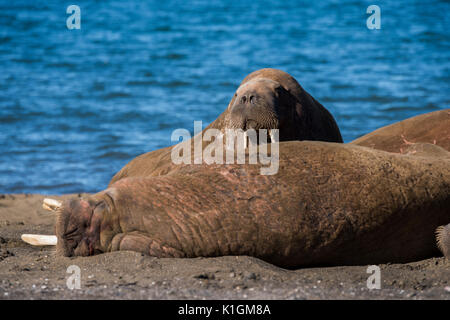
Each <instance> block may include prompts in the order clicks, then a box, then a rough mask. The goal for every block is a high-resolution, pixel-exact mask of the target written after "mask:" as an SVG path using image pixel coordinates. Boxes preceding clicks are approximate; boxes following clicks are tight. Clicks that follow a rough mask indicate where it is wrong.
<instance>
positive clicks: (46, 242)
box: [21, 234, 58, 246]
mask: <svg viewBox="0 0 450 320" xmlns="http://www.w3.org/2000/svg"><path fill="white" fill-rule="evenodd" d="M21 238H22V240H23V241H25V242H26V243H29V244H31V245H33V246H56V244H57V242H58V238H57V237H56V236H54V235H43V234H23V235H22V236H21Z"/></svg>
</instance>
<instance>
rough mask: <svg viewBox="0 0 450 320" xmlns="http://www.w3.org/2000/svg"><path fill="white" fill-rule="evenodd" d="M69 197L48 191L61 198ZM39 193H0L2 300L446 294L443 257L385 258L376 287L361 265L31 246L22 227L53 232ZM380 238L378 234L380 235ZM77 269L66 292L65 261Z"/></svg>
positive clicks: (449, 293)
mask: <svg viewBox="0 0 450 320" xmlns="http://www.w3.org/2000/svg"><path fill="white" fill-rule="evenodd" d="M67 197H73V195H72V196H63V197H54V198H55V199H64V198H67ZM43 198H44V196H42V195H0V299H447V300H450V281H449V280H450V262H449V261H447V260H445V259H444V258H442V257H437V258H431V259H427V260H423V261H418V262H414V263H408V264H385V265H380V268H381V289H380V290H376V289H373V290H369V289H368V288H367V286H366V281H367V278H368V276H369V274H367V273H366V270H367V266H353V267H332V268H308V269H299V270H294V271H292V270H284V269H280V268H277V267H275V266H273V265H270V264H268V263H265V262H264V261H261V260H259V259H256V258H252V257H234V256H229V257H219V258H197V259H158V258H154V257H149V256H144V255H141V254H139V253H135V252H125V251H124V252H114V253H108V254H102V255H98V256H93V257H86V258H83V257H77V258H66V257H60V256H56V255H55V251H54V248H53V247H32V246H30V245H27V244H26V243H24V242H22V240H21V239H20V236H21V234H23V233H40V234H53V224H54V216H53V215H52V214H51V213H47V211H45V210H43V209H42V200H43ZM380 241H382V239H380ZM70 265H77V266H79V267H80V269H81V289H80V290H70V289H68V288H67V285H66V281H67V279H68V277H69V276H70V274H68V273H66V270H67V267H68V266H70Z"/></svg>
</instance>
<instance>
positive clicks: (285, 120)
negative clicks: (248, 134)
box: [208, 68, 343, 142]
mask: <svg viewBox="0 0 450 320" xmlns="http://www.w3.org/2000/svg"><path fill="white" fill-rule="evenodd" d="M208 128H217V129H223V128H233V129H242V130H247V129H250V128H253V129H255V130H258V129H268V130H270V129H279V130H280V136H279V139H280V141H292V140H311V141H328V142H343V141H342V136H341V132H340V130H339V127H338V126H337V124H336V121H335V120H334V118H333V116H332V115H331V113H330V112H329V111H328V110H327V109H325V108H324V107H323V106H322V105H321V104H320V103H319V102H318V101H317V100H315V99H314V98H313V97H312V96H311V95H310V94H309V93H308V92H306V90H304V89H303V88H302V87H301V86H300V84H299V83H298V82H297V80H295V79H294V78H293V77H292V76H291V75H290V74H288V73H286V72H284V71H281V70H277V69H271V68H266V69H260V70H257V71H254V72H252V73H250V74H249V75H248V76H247V77H245V79H244V80H243V81H242V82H241V84H240V85H239V88H238V89H237V90H236V92H235V94H234V96H233V98H232V99H231V101H230V103H229V104H228V107H227V109H226V110H225V112H224V113H222V114H221V115H220V116H219V117H218V118H217V119H216V120H215V121H214V122H213V123H211V125H210V126H208Z"/></svg>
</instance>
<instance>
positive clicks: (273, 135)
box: [269, 130, 278, 143]
mask: <svg viewBox="0 0 450 320" xmlns="http://www.w3.org/2000/svg"><path fill="white" fill-rule="evenodd" d="M269 136H270V142H271V143H275V142H278V137H277V136H276V135H275V131H273V130H269Z"/></svg>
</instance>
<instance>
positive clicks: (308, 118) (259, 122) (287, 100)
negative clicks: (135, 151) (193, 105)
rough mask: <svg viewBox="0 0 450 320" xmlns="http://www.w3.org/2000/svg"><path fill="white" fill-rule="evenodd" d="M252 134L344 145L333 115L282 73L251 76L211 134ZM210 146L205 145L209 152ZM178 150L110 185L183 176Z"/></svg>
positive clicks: (142, 159) (159, 153)
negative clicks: (275, 132)
mask: <svg viewBox="0 0 450 320" xmlns="http://www.w3.org/2000/svg"><path fill="white" fill-rule="evenodd" d="M243 99H245V102H243ZM250 128H253V129H255V130H258V129H279V130H280V131H279V141H292V140H311V141H329V142H342V137H341V133H340V131H339V127H338V126H337V124H336V122H335V120H334V118H333V116H332V115H331V114H330V113H329V112H328V110H326V109H325V108H324V107H323V106H322V105H321V104H320V103H319V102H317V101H316V100H315V99H314V98H313V97H312V96H311V95H310V94H309V93H308V92H306V91H305V90H304V89H303V88H302V87H301V86H300V85H299V84H298V82H297V81H296V80H295V79H294V78H293V77H292V76H290V75H289V74H288V73H286V72H284V71H281V70H277V69H269V68H267V69H261V70H257V71H255V72H252V73H251V74H249V75H248V76H247V77H246V78H245V79H244V80H243V81H242V83H241V84H240V86H239V88H238V89H237V90H236V92H235V94H234V96H233V98H232V99H231V101H230V103H229V105H228V107H227V109H226V110H225V111H224V112H223V113H222V114H221V115H219V117H218V118H217V119H216V120H215V121H213V122H212V123H211V124H210V125H209V126H208V127H206V128H205V130H208V129H218V130H220V131H222V132H225V129H242V130H244V131H245V130H247V129H250ZM205 130H203V132H202V134H203V133H204V132H205ZM208 144H209V143H207V142H203V146H202V147H203V149H204V148H206V146H207V145H208ZM172 148H173V146H171V147H167V148H164V149H159V150H155V151H152V152H148V153H145V154H142V155H140V156H138V157H136V158H135V159H133V160H132V161H130V162H129V163H128V164H127V165H126V166H125V167H123V168H122V169H121V170H120V171H119V172H118V173H116V175H114V177H113V178H112V179H111V182H110V184H109V185H112V184H113V183H114V182H116V181H119V180H120V179H123V178H127V177H145V176H160V175H165V174H168V173H170V172H172V171H176V170H178V166H177V165H175V164H173V163H172V160H171V151H172ZM192 154H193V152H192Z"/></svg>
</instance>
